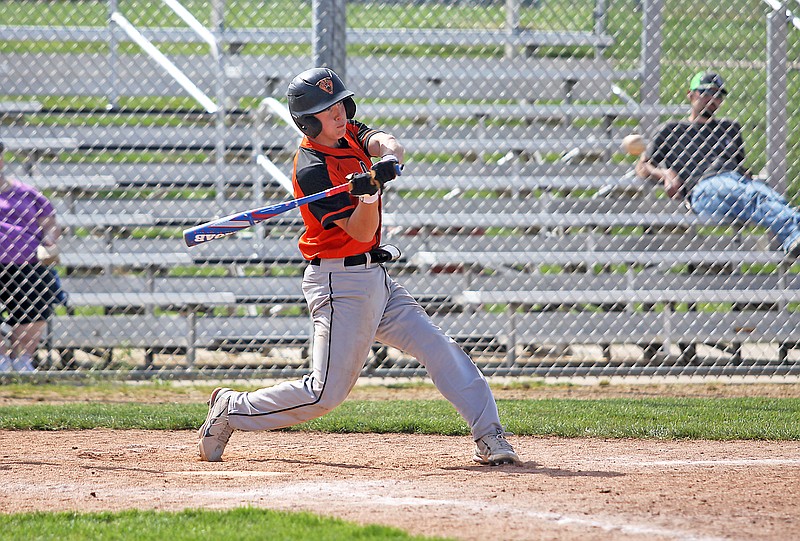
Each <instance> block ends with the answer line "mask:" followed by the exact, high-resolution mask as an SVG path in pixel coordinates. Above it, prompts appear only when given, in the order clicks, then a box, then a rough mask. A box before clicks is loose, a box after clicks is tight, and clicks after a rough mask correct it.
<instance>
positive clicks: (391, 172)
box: [372, 154, 403, 186]
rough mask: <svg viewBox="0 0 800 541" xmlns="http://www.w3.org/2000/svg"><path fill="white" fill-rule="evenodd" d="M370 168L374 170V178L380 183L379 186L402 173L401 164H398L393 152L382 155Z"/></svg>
mask: <svg viewBox="0 0 800 541" xmlns="http://www.w3.org/2000/svg"><path fill="white" fill-rule="evenodd" d="M372 170H373V171H375V178H376V179H377V180H378V181H379V182H380V183H381V186H383V184H385V183H387V182H389V181H390V180H394V179H395V178H397V177H398V176H399V175H402V174H403V166H402V165H400V163H399V162H398V160H397V156H395V155H394V154H387V155H385V156H383V157H382V158H381V160H380V161H379V162H376V163H375V164H374V165H373V166H372Z"/></svg>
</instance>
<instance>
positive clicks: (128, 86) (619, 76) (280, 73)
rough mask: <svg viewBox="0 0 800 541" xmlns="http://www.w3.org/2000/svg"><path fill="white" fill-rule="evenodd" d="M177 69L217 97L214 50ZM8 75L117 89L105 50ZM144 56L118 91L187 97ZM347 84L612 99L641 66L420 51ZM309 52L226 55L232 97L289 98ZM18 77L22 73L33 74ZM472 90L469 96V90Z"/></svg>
mask: <svg viewBox="0 0 800 541" xmlns="http://www.w3.org/2000/svg"><path fill="white" fill-rule="evenodd" d="M170 59H171V60H172V61H173V62H174V63H175V64H176V66H177V67H178V69H180V70H181V71H183V72H184V74H185V75H186V76H187V77H188V78H189V79H190V80H192V82H194V83H195V85H197V86H198V88H200V89H201V90H204V91H205V92H206V93H207V94H208V95H211V96H213V95H214V88H215V86H214V84H215V81H214V69H212V67H213V66H214V65H215V62H214V60H213V58H212V57H211V56H210V55H171V56H170ZM4 61H5V64H6V66H7V68H8V69H7V71H8V74H9V75H11V76H8V77H5V78H4V79H2V80H0V92H2V93H5V94H8V95H76V96H105V95H106V94H107V93H108V91H109V89H110V79H109V77H110V73H111V66H110V64H109V59H108V56H107V55H105V54H91V53H85V54H84V53H78V54H74V53H70V54H59V53H35V54H33V53H11V54H7V55H4ZM149 62H150V60H149V58H148V57H147V56H146V55H144V54H130V55H125V54H121V55H118V56H117V64H116V68H117V79H118V84H117V87H116V88H115V90H117V91H118V92H119V94H120V95H122V96H183V95H184V91H183V89H182V88H181V86H180V85H179V84H178V83H177V82H175V81H174V80H173V79H172V78H171V77H170V76H169V75H167V74H165V73H163V72H162V71H161V70H151V71H148V72H146V73H144V72H142V71H141V66H142V65H148V64H149ZM347 62H348V64H347V81H348V87H349V88H350V89H351V90H353V91H354V92H355V93H356V95H357V96H359V97H361V98H379V99H384V100H392V99H420V98H425V97H428V98H430V99H441V98H444V97H446V96H452V95H454V94H453V93H454V92H457V95H458V96H459V97H461V98H462V99H480V100H526V101H529V102H534V101H536V100H548V99H564V98H565V95H566V93H567V90H566V88H565V86H567V85H568V86H569V89H570V90H569V94H570V99H572V100H575V101H579V100H609V99H610V98H611V97H612V96H613V92H612V85H613V84H614V82H615V81H621V80H638V78H639V73H638V71H637V70H619V69H616V68H614V66H613V63H612V62H610V61H608V60H605V59H599V58H581V59H575V58H571V59H564V58H561V59H546V58H537V59H533V60H531V59H527V58H521V59H502V58H492V59H488V60H487V59H486V58H473V57H468V56H464V57H460V58H459V59H458V62H454V61H453V60H452V59H451V58H437V57H433V56H431V57H426V62H425V63H424V64H420V63H419V59H418V58H417V57H415V56H408V57H403V56H398V55H393V56H370V57H356V56H348V59H347ZM311 63H312V59H311V57H310V56H304V55H297V56H288V55H287V56H279V55H263V56H261V55H231V56H227V57H226V76H227V78H226V88H225V91H226V94H227V95H228V96H229V97H231V98H243V97H262V98H263V97H265V96H273V97H276V98H278V99H281V100H283V99H285V91H286V86H287V85H288V83H289V81H290V80H291V78H292V77H293V76H294V75H295V74H296V72H297V66H305V65H310V64H311ZM31 66H35V67H37V68H38V70H36V72H35V73H34V74H33V75H32V76H30V77H25V78H21V77H14V76H13V75H14V74H15V73H28V74H30V73H31ZM394 73H404V74H406V77H405V79H404V83H403V84H402V85H388V86H387V85H386V84H384V81H386V80H387V77H390V76H391V75H392V74H394ZM465 92H469V93H470V94H468V95H465V94H464V93H465Z"/></svg>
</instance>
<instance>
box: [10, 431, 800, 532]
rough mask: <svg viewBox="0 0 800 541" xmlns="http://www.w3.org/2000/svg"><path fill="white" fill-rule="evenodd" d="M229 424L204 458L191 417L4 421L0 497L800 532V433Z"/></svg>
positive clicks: (546, 525)
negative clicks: (500, 451) (596, 433)
mask: <svg viewBox="0 0 800 541" xmlns="http://www.w3.org/2000/svg"><path fill="white" fill-rule="evenodd" d="M511 441H512V443H513V444H514V445H515V447H516V449H517V451H518V452H519V454H520V456H521V457H522V459H523V460H524V461H525V464H524V465H523V466H521V467H515V466H499V467H488V466H480V465H477V464H474V463H473V462H472V461H471V450H472V443H471V441H469V438H465V437H447V436H426V435H408V434H363V435H353V434H321V433H304V432H285V431H277V432H235V433H234V435H233V438H232V439H231V442H230V444H229V446H228V449H227V451H226V453H225V455H224V461H223V462H220V463H205V462H201V461H200V460H199V459H198V457H197V447H196V434H195V433H194V432H190V431H142V430H122V431H117V430H106V429H95V430H84V431H59V432H25V431H0V510H1V511H2V512H5V513H14V512H21V511H33V510H78V511H99V510H120V509H128V508H140V509H160V510H179V509H184V508H208V509H221V508H231V507H237V506H255V507H264V508H270V509H281V510H306V511H311V512H314V513H319V514H324V515H332V516H337V517H341V518H343V519H345V520H350V521H355V522H358V523H365V524H366V523H380V524H385V525H390V526H394V527H398V528H401V529H403V530H405V531H407V532H409V533H413V534H420V535H431V536H443V537H451V538H456V539H470V540H471V539H474V540H478V539H481V540H485V539H508V540H521V539H569V540H572V539H574V540H592V539H614V540H628V539H630V540H634V539H636V540H645V539H646V540H651V539H693V540H701V539H703V540H704V539H742V540H745V539H746V540H751V539H774V540H786V539H793V538H794V539H797V538H800V518H798V515H800V514H799V513H798V509H799V508H800V442H797V441H792V442H763V441H733V442H712V441H653V440H600V439H557V438H539V437H518V436H512V437H511Z"/></svg>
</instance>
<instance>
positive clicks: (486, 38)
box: [0, 25, 614, 47]
mask: <svg viewBox="0 0 800 541" xmlns="http://www.w3.org/2000/svg"><path fill="white" fill-rule="evenodd" d="M139 32H141V33H142V35H144V36H145V37H146V38H147V39H149V40H150V41H154V42H156V43H204V42H203V41H202V39H201V38H200V37H199V36H198V35H197V33H196V32H194V31H192V30H191V29H189V28H180V27H172V28H170V27H142V28H140V29H139ZM108 36H109V30H108V28H106V27H100V26H33V25H19V26H0V39H3V40H15V41H18V40H23V41H80V42H89V43H94V42H100V43H107V42H108ZM121 38H122V41H125V40H126V39H127V38H126V37H124V36H121ZM118 39H119V38H118ZM219 39H220V41H221V42H222V43H223V44H224V43H241V44H246V43H252V44H265V43H283V44H306V45H307V44H310V43H311V39H312V38H311V34H310V33H309V31H308V29H307V28H226V29H224V30H223V31H222V33H221V35H220V36H219ZM347 42H348V43H350V44H359V45H441V46H460V47H475V46H490V45H495V46H497V45H511V46H518V47H543V46H591V47H608V46H610V45H611V44H612V43H613V42H614V40H613V38H612V37H611V36H609V35H607V34H598V33H594V32H582V31H567V30H556V31H549V30H524V29H516V30H510V31H509V30H502V29H485V30H481V29H475V30H469V29H439V28H393V29H392V32H385V31H384V30H377V29H371V28H348V29H347Z"/></svg>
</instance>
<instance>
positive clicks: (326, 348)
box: [228, 259, 501, 440]
mask: <svg viewBox="0 0 800 541" xmlns="http://www.w3.org/2000/svg"><path fill="white" fill-rule="evenodd" d="M303 294H304V295H305V298H306V301H307V302H308V306H309V310H310V313H311V317H312V319H313V323H314V338H313V342H312V349H313V353H312V370H311V373H310V374H308V375H306V376H304V377H303V378H302V379H300V380H297V381H291V382H285V383H280V384H277V385H275V386H272V387H267V388H264V389H259V390H257V391H253V392H241V393H235V394H234V395H233V396H232V397H231V400H230V404H229V406H228V413H229V423H230V425H231V426H232V427H233V428H236V429H239V430H273V429H277V428H283V427H287V426H292V425H296V424H298V423H302V422H304V421H308V420H310V419H314V418H317V417H320V416H322V415H325V414H326V413H328V412H329V411H331V410H332V409H334V408H335V407H336V406H338V405H339V404H341V403H342V402H343V401H344V399H345V398H347V396H348V394H350V391H351V390H352V389H353V386H354V385H355V384H356V381H357V380H358V377H359V375H360V373H361V370H362V368H363V366H364V363H365V361H366V359H367V356H368V355H369V351H370V348H371V346H372V344H373V342H374V341H375V340H376V339H377V340H378V341H379V342H381V343H383V344H386V345H388V346H391V347H395V348H397V349H399V350H401V351H403V352H405V353H407V354H409V355H412V356H413V357H415V358H416V359H417V360H418V361H419V362H420V363H421V364H422V365H423V366H424V367H425V368H426V369H427V371H428V375H429V376H430V378H431V380H432V381H433V383H434V385H436V388H437V389H439V391H440V392H441V393H442V395H444V397H445V398H446V399H447V400H449V401H450V403H452V404H453V406H454V407H455V408H456V410H457V411H458V412H459V413H460V414H461V416H462V417H464V419H465V420H466V422H467V424H468V425H469V427H470V429H471V431H472V437H473V439H476V440H477V439H478V438H480V437H482V436H485V435H487V434H490V433H492V434H494V433H495V432H496V431H497V429H498V428H501V425H500V419H499V416H498V414H497V405H496V404H495V400H494V397H493V395H492V392H491V390H490V389H489V385H488V383H487V382H486V379H485V378H484V377H483V375H482V374H481V372H480V371H479V370H478V368H477V366H475V364H474V363H473V362H472V360H471V359H470V358H469V356H467V354H466V353H464V351H463V350H462V349H461V348H460V347H459V346H458V345H457V344H456V343H455V342H454V341H453V339H452V338H450V337H448V336H447V335H445V334H444V333H443V332H442V331H441V329H439V328H438V327H437V326H436V325H434V324H433V322H432V321H431V319H430V317H428V315H427V314H426V313H425V311H424V310H423V309H422V307H420V305H419V304H418V303H417V301H416V300H414V298H413V297H412V296H411V295H410V294H409V293H408V292H407V291H406V290H405V288H403V287H402V286H400V285H399V284H397V282H395V281H394V280H393V279H392V278H391V277H390V276H389V275H388V273H387V272H386V270H385V269H384V267H383V266H382V265H379V264H373V263H369V262H368V263H367V264H366V265H358V266H354V267H345V266H344V265H343V260H342V259H324V260H322V261H321V264H320V265H319V266H316V265H309V266H308V267H307V268H306V271H305V275H304V277H303Z"/></svg>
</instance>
